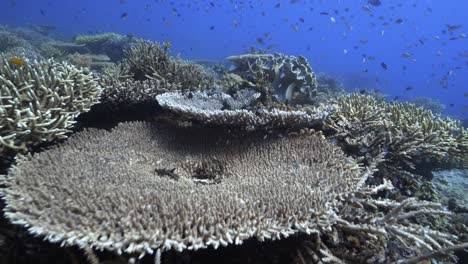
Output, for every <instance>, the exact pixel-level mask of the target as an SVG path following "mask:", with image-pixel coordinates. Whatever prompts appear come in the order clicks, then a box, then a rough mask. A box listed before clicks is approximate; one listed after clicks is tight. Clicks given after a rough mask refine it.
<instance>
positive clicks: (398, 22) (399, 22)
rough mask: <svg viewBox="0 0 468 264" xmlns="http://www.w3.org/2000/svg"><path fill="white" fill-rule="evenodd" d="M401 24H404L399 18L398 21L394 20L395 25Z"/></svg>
mask: <svg viewBox="0 0 468 264" xmlns="http://www.w3.org/2000/svg"><path fill="white" fill-rule="evenodd" d="M403 22H404V20H403V19H401V18H398V19H396V20H395V23H397V24H403Z"/></svg>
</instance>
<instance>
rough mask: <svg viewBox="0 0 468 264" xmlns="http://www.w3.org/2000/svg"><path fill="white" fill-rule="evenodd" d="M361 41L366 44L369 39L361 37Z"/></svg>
mask: <svg viewBox="0 0 468 264" xmlns="http://www.w3.org/2000/svg"><path fill="white" fill-rule="evenodd" d="M359 42H361V44H366V43H367V42H368V40H367V39H360V40H359Z"/></svg>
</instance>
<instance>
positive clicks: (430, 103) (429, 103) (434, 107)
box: [411, 96, 445, 114]
mask: <svg viewBox="0 0 468 264" xmlns="http://www.w3.org/2000/svg"><path fill="white" fill-rule="evenodd" d="M411 103H413V104H414V105H416V106H417V107H422V108H424V109H428V110H431V112H432V113H433V114H442V112H444V110H445V106H444V105H443V104H441V103H440V102H438V101H434V100H432V99H431V98H429V97H424V96H419V97H416V98H414V99H413V100H411Z"/></svg>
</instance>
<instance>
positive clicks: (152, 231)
mask: <svg viewBox="0 0 468 264" xmlns="http://www.w3.org/2000/svg"><path fill="white" fill-rule="evenodd" d="M218 132H219V131H218ZM364 175H365V174H364V173H363V172H362V171H361V169H360V168H359V167H358V166H357V165H356V164H355V163H354V162H353V160H352V159H349V158H346V157H345V156H344V154H343V152H342V151H341V150H340V149H339V148H336V147H334V146H332V145H331V144H329V143H328V142H327V141H326V140H325V139H324V138H322V137H321V136H319V135H316V134H313V133H304V134H301V135H296V136H291V137H289V138H270V139H267V140H264V139H263V137H262V136H261V135H260V136H258V135H251V136H250V137H246V138H236V137H230V136H228V135H227V134H224V133H216V132H215V131H213V130H210V129H200V130H195V129H190V130H185V129H175V128H166V127H161V126H157V125H150V124H147V123H127V124H121V125H119V126H118V127H117V128H116V129H114V130H113V131H112V132H107V131H103V130H90V131H87V132H82V133H79V134H77V135H76V136H73V137H72V138H70V139H69V140H68V141H67V142H65V143H64V144H62V145H61V146H60V147H58V148H54V149H51V150H48V151H45V152H42V153H39V154H36V155H34V157H32V158H28V159H21V160H19V162H18V164H17V165H16V166H15V167H14V168H13V169H12V170H11V173H10V175H9V176H7V177H6V178H5V181H3V183H4V184H6V186H7V189H6V190H5V193H4V195H5V200H6V204H7V205H6V208H5V215H6V217H7V218H9V219H10V220H11V221H12V222H13V223H17V224H21V225H24V226H26V227H28V228H29V230H30V232H32V233H34V234H37V235H44V236H45V237H46V238H47V239H48V240H49V241H53V242H62V243H64V244H66V245H79V246H80V247H83V248H87V247H89V246H92V247H96V248H103V249H108V250H113V251H117V252H119V253H122V252H126V253H133V252H135V253H152V252H153V250H155V249H162V250H169V249H176V250H183V249H191V250H197V249H200V248H206V247H210V246H211V247H214V248H217V247H218V246H226V245H228V244H241V243H242V242H243V241H244V240H246V239H248V238H251V237H255V238H257V239H259V240H269V239H273V240H274V239H280V238H284V237H287V236H289V235H292V234H295V233H298V232H304V233H307V234H310V233H313V232H318V231H317V230H318V229H320V228H327V227H328V226H329V225H330V224H331V217H332V216H333V213H332V212H333V210H332V209H333V206H334V201H335V199H336V198H337V197H339V195H345V194H346V193H351V192H353V191H355V190H357V189H358V187H359V185H360V184H362V178H363V176H364Z"/></svg>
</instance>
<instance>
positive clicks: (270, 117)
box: [156, 90, 336, 130]
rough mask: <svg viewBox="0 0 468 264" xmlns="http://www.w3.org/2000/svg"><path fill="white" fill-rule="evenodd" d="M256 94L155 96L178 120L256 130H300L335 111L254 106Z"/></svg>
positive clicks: (329, 108) (332, 106)
mask: <svg viewBox="0 0 468 264" xmlns="http://www.w3.org/2000/svg"><path fill="white" fill-rule="evenodd" d="M259 97H260V93H258V92H255V91H253V90H243V91H241V92H238V93H236V94H235V95H233V96H231V95H229V94H225V93H209V92H193V93H190V94H183V93H180V92H168V93H164V94H161V95H158V96H156V100H157V101H158V103H159V105H160V106H161V107H162V108H163V109H167V110H169V111H170V112H172V113H175V114H176V115H177V116H179V118H180V119H186V120H195V121H197V122H198V123H200V124H203V125H217V126H221V127H239V128H242V129H245V130H256V129H279V128H288V129H296V130H297V129H300V128H305V127H313V126H314V125H318V124H319V123H321V122H323V120H324V119H326V117H327V116H328V115H330V114H331V113H332V112H333V111H335V109H336V107H335V106H334V105H326V106H325V105H324V106H321V107H309V108H307V109H302V110H281V109H278V108H266V107H260V108H258V107H256V104H255V102H256V100H257V99H258V98H259Z"/></svg>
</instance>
